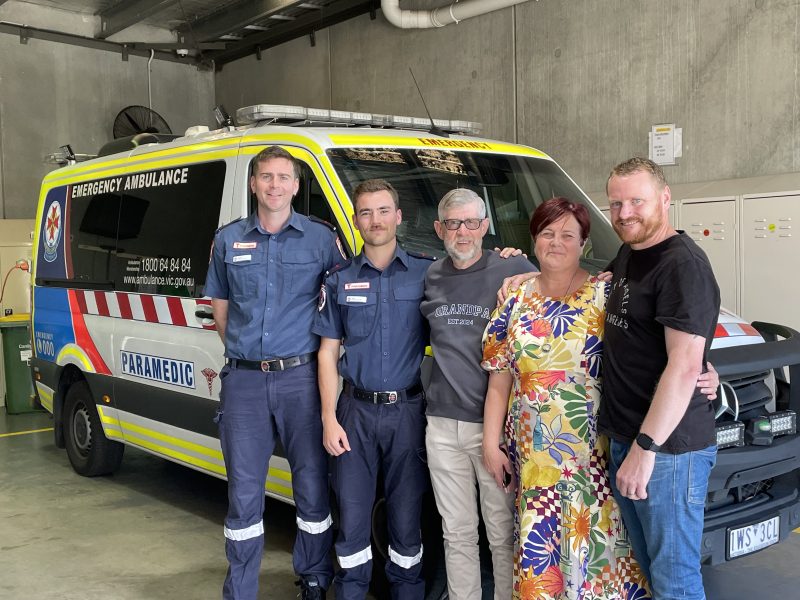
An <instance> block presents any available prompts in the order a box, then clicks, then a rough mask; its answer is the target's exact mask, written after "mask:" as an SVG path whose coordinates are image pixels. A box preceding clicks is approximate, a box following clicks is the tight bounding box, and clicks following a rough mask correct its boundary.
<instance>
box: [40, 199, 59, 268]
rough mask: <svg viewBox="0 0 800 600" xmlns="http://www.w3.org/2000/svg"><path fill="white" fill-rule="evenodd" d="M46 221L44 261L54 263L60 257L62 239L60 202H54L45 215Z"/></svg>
mask: <svg viewBox="0 0 800 600" xmlns="http://www.w3.org/2000/svg"><path fill="white" fill-rule="evenodd" d="M45 214H46V215H47V216H46V217H45V220H44V231H43V232H42V234H43V235H44V259H45V260H46V261H47V262H53V261H54V260H55V259H56V256H57V255H58V240H59V238H61V230H62V229H63V226H62V225H63V222H62V219H61V204H59V202H58V200H53V201H52V202H51V203H50V206H49V207H48V208H47V212H46V213H45Z"/></svg>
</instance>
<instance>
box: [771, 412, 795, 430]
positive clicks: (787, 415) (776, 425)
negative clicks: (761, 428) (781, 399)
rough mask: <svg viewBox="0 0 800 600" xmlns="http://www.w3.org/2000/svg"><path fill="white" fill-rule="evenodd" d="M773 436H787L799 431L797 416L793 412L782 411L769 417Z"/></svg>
mask: <svg viewBox="0 0 800 600" xmlns="http://www.w3.org/2000/svg"><path fill="white" fill-rule="evenodd" d="M769 427H770V431H772V435H787V434H790V433H795V432H796V431H797V415H796V414H795V412H794V411H793V410H782V411H780V412H776V413H772V414H771V415H770V416H769Z"/></svg>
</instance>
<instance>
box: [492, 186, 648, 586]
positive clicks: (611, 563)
mask: <svg viewBox="0 0 800 600" xmlns="http://www.w3.org/2000/svg"><path fill="white" fill-rule="evenodd" d="M531 233H532V235H533V237H534V240H535V250H534V251H535V254H536V257H537V258H538V260H539V264H540V266H541V274H540V275H539V276H538V277H536V278H534V279H532V280H529V281H528V282H527V283H525V284H524V285H523V286H522V287H521V288H520V289H519V290H518V291H516V293H514V294H513V295H511V296H510V297H509V298H508V299H507V300H506V302H505V304H504V305H503V306H502V307H500V308H499V309H498V310H497V311H496V312H495V314H494V315H493V319H492V321H490V323H489V325H488V327H487V329H486V333H485V334H484V354H483V358H484V361H483V368H484V369H486V370H488V371H491V375H490V379H489V393H488V394H487V399H486V409H485V418H484V448H483V451H484V462H485V463H486V466H487V468H488V469H489V471H490V472H491V473H492V475H493V476H494V477H495V480H496V481H497V482H498V485H502V484H503V483H504V482H503V478H504V476H505V473H506V472H508V473H511V472H512V471H513V480H514V483H515V484H516V486H515V487H516V493H517V504H516V506H517V512H516V526H517V527H516V534H517V537H516V546H517V548H516V556H515V562H514V598H515V599H522V600H533V599H537V600H538V599H551V598H552V599H567V598H568V599H576V600H599V599H609V600H610V599H625V600H634V599H635V600H644V599H645V598H650V595H649V592H648V588H647V583H646V581H645V578H644V577H643V576H642V574H641V572H640V570H639V566H638V564H637V563H636V561H635V559H634V558H633V554H632V551H631V548H630V545H629V543H628V541H627V536H626V533H625V528H624V526H623V524H622V517H621V516H620V512H619V508H618V506H617V503H616V502H615V501H614V498H613V497H612V495H611V488H610V486H609V482H608V471H607V460H608V458H607V457H608V442H607V440H605V438H602V437H598V435H597V428H596V421H595V417H596V414H597V408H598V402H599V401H600V383H601V382H600V367H601V360H602V350H603V342H602V339H603V320H604V318H605V312H604V306H605V299H606V284H605V283H603V282H601V281H599V280H597V279H596V278H594V277H590V276H589V274H588V273H587V272H586V271H584V270H583V269H582V268H581V267H580V266H579V262H578V259H579V257H580V254H581V251H582V248H583V245H584V244H585V242H586V240H587V238H588V235H589V215H588V213H587V211H586V208H585V207H583V206H582V205H580V204H576V203H573V202H570V201H569V200H567V199H565V198H555V199H552V200H548V201H547V202H545V203H543V204H542V205H540V206H539V208H537V210H536V212H535V213H534V215H533V218H532V220H531ZM512 385H513V390H512ZM509 396H510V397H509ZM503 422H505V439H506V441H507V452H508V455H509V459H510V460H509V459H507V458H506V456H505V454H504V453H503V450H505V448H502V449H501V448H500V447H499V440H501V439H502V437H503V435H502V431H501V430H502V428H503ZM509 462H510V465H509ZM512 466H513V469H511V467H512ZM509 487H510V486H509Z"/></svg>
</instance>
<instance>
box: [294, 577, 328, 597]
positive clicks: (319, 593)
mask: <svg viewBox="0 0 800 600" xmlns="http://www.w3.org/2000/svg"><path fill="white" fill-rule="evenodd" d="M295 585H299V586H300V599H301V600H325V590H324V588H322V587H321V586H320V585H319V582H318V581H317V578H316V577H307V578H305V579H300V580H299V581H296V582H295Z"/></svg>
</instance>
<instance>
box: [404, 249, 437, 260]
mask: <svg viewBox="0 0 800 600" xmlns="http://www.w3.org/2000/svg"><path fill="white" fill-rule="evenodd" d="M406 254H408V255H409V256H413V257H414V258H423V259H425V260H436V257H435V256H431V255H430V254H425V253H423V252H415V251H413V250H406Z"/></svg>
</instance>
